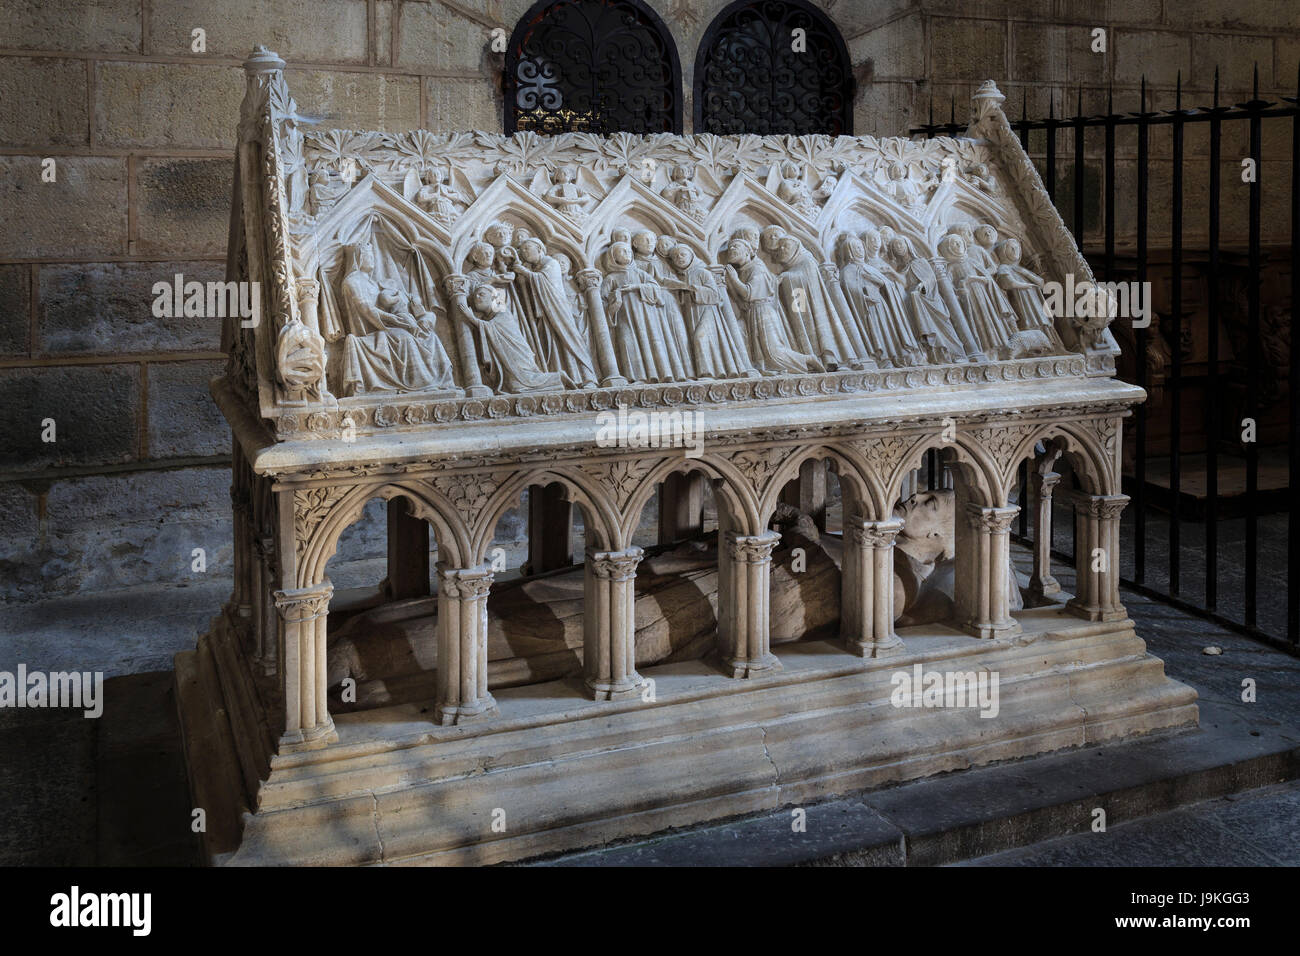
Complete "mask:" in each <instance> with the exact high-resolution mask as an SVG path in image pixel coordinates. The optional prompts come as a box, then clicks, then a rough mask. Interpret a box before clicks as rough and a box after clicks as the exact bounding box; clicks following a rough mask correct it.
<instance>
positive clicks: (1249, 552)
mask: <svg viewBox="0 0 1300 956" xmlns="http://www.w3.org/2000/svg"><path fill="white" fill-rule="evenodd" d="M1254 89H1255V94H1254V98H1253V99H1252V100H1251V101H1250V104H1247V105H1246V106H1244V107H1243V108H1245V109H1251V108H1252V107H1253V106H1260V107H1262V105H1263V103H1262V101H1261V100H1260V99H1259V67H1258V66H1257V67H1256V68H1255V86H1254ZM1261 130H1262V122H1261V118H1260V116H1259V114H1258V112H1255V113H1254V115H1252V116H1251V118H1250V155H1251V158H1252V159H1253V160H1254V164H1255V177H1254V181H1253V182H1251V184H1250V253H1249V255H1250V278H1249V282H1250V285H1249V286H1248V288H1247V303H1248V306H1247V308H1248V313H1247V326H1246V329H1247V331H1246V338H1247V346H1246V355H1247V359H1246V415H1247V417H1249V418H1250V419H1251V421H1252V422H1253V423H1254V426H1255V433H1254V434H1253V435H1252V436H1251V437H1252V438H1253V439H1254V441H1250V442H1247V443H1246V542H1245V543H1246V581H1245V587H1246V594H1245V602H1244V603H1245V609H1246V614H1245V617H1246V626H1247V627H1254V626H1255V624H1256V618H1257V615H1258V612H1259V607H1258V603H1257V600H1258V595H1257V594H1256V591H1257V584H1258V581H1257V577H1256V575H1257V571H1258V567H1257V565H1258V554H1259V501H1258V498H1259V494H1258V493H1259V374H1260V369H1259V365H1260V355H1259V291H1260V278H1261V277H1260V269H1261V257H1260V248H1259V234H1260V226H1261V223H1260V186H1261V183H1260V179H1261V177H1262V170H1261V169H1260V164H1261V161H1262V158H1263V157H1262V137H1261Z"/></svg>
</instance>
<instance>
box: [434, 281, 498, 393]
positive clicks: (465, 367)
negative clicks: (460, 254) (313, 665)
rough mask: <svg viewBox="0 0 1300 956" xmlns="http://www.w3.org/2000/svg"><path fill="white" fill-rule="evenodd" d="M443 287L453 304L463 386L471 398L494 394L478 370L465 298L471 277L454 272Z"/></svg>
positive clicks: (454, 326)
mask: <svg viewBox="0 0 1300 956" xmlns="http://www.w3.org/2000/svg"><path fill="white" fill-rule="evenodd" d="M442 287H443V288H444V289H445V290H446V291H447V298H448V299H449V300H451V304H452V310H451V311H452V327H453V328H454V329H455V333H456V354H457V356H458V357H459V358H460V370H461V376H462V378H463V381H462V382H461V387H462V388H463V389H465V394H466V395H468V396H469V397H470V398H484V397H486V396H488V395H491V394H492V389H490V388H488V387H487V386H486V385H484V384H483V376H482V375H480V374H479V370H478V350H477V349H476V348H474V333H473V332H472V331H471V330H470V323H469V315H470V308H469V303H468V302H467V301H466V300H465V296H466V294H467V293H468V292H469V279H467V278H466V277H465V276H463V275H461V274H460V273H458V272H456V273H452V274H451V275H448V276H445V277H444V278H443V280H442Z"/></svg>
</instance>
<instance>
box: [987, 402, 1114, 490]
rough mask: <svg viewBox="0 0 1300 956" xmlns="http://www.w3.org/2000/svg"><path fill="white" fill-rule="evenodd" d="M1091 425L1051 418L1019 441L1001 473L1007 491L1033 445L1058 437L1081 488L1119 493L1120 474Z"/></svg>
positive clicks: (1032, 452)
mask: <svg viewBox="0 0 1300 956" xmlns="http://www.w3.org/2000/svg"><path fill="white" fill-rule="evenodd" d="M1091 426H1092V422H1091V421H1090V420H1084V421H1067V422H1052V423H1050V424H1048V425H1045V426H1043V427H1042V428H1040V429H1038V430H1037V431H1036V432H1034V433H1033V434H1032V435H1030V436H1029V437H1028V438H1026V439H1025V440H1024V441H1022V442H1021V443H1020V445H1019V446H1018V447H1017V449H1016V452H1015V454H1014V456H1013V458H1012V462H1011V464H1010V465H1009V468H1008V471H1007V473H1006V474H1005V475H1004V476H1003V480H1004V483H1005V484H1006V491H1007V493H1009V492H1010V489H1011V486H1012V485H1013V484H1014V483H1015V481H1016V470H1017V468H1018V467H1019V465H1020V462H1022V461H1024V460H1025V459H1026V458H1029V457H1032V456H1033V454H1034V446H1035V445H1037V444H1038V442H1040V441H1041V442H1044V443H1046V442H1049V441H1053V440H1059V441H1060V442H1061V444H1062V445H1063V453H1064V455H1065V457H1066V459H1067V460H1068V461H1069V462H1070V464H1071V465H1072V466H1073V468H1074V473H1075V475H1076V476H1077V477H1078V479H1079V482H1080V484H1082V485H1083V490H1084V491H1086V492H1087V493H1088V494H1090V495H1118V494H1121V493H1122V488H1121V487H1120V484H1121V483H1120V476H1119V475H1118V474H1117V473H1116V471H1115V468H1114V465H1113V464H1112V461H1111V456H1110V455H1108V454H1107V453H1106V450H1105V448H1104V447H1103V444H1102V440H1101V438H1100V436H1099V435H1098V433H1097V432H1096V431H1095V430H1094V429H1093V428H1092V427H1091Z"/></svg>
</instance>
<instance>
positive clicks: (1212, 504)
mask: <svg viewBox="0 0 1300 956" xmlns="http://www.w3.org/2000/svg"><path fill="white" fill-rule="evenodd" d="M1218 106H1219V71H1218V70H1217V69H1216V70H1215V71H1214V108H1215V110H1216V111H1217V109H1218ZM1221 119H1222V118H1221V117H1220V116H1219V114H1218V113H1217V112H1215V113H1214V114H1213V115H1212V116H1211V118H1210V186H1209V191H1210V195H1209V206H1210V208H1209V217H1210V221H1209V232H1210V235H1209V241H1210V261H1209V273H1208V275H1207V276H1206V293H1207V297H1208V300H1209V301H1208V303H1207V310H1208V313H1209V315H1208V328H1207V330H1206V332H1207V337H1206V338H1207V341H1206V347H1207V351H1208V352H1209V361H1208V364H1207V366H1206V386H1205V396H1206V400H1205V416H1206V422H1205V607H1206V609H1207V610H1209V611H1214V610H1215V608H1217V607H1218V603H1219V401H1218V395H1219V159H1220V148H1221V139H1222V136H1223V126H1222V123H1221Z"/></svg>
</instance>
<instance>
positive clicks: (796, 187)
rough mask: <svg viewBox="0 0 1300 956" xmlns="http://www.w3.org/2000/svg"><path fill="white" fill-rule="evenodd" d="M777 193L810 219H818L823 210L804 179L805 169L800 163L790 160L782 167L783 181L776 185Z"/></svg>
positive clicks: (778, 196)
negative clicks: (815, 200)
mask: <svg viewBox="0 0 1300 956" xmlns="http://www.w3.org/2000/svg"><path fill="white" fill-rule="evenodd" d="M776 195H777V198H779V199H781V200H783V201H785V202H787V203H789V204H790V205H791V206H793V207H794V208H795V209H796V210H797V211H798V212H799V213H801V214H802V215H804V216H807V217H808V218H809V219H816V218H817V214H818V213H819V212H821V209H820V207H819V206H818V205H817V203H815V202H814V201H813V198H812V195H811V194H810V193H809V192H808V184H807V183H805V182H804V181H803V170H802V169H800V168H799V164H798V163H789V162H788V163H785V164H784V165H783V166H782V167H781V182H780V184H778V185H777V187H776Z"/></svg>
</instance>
